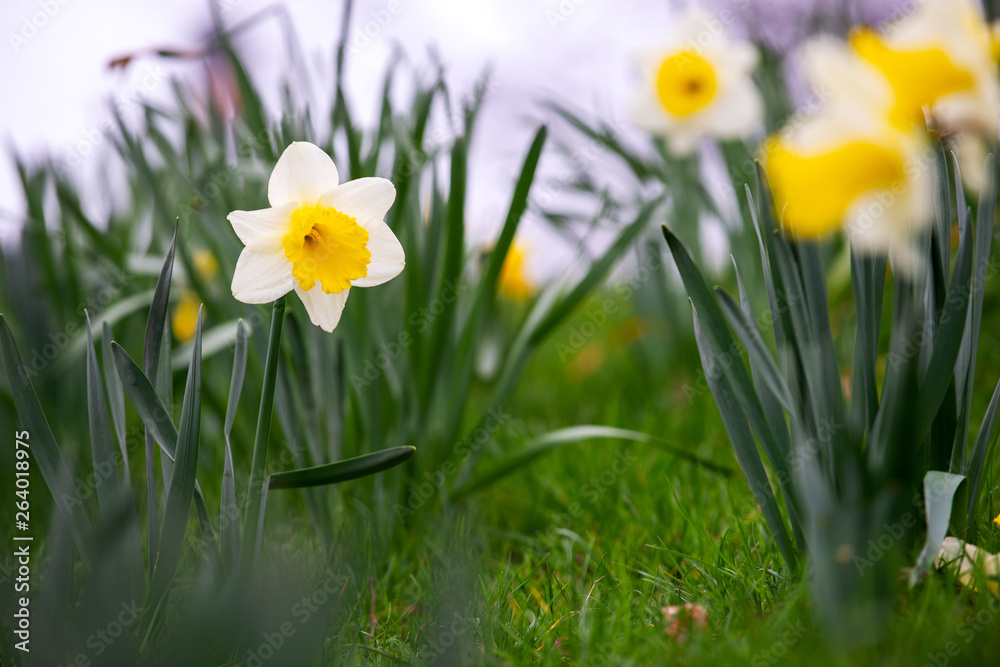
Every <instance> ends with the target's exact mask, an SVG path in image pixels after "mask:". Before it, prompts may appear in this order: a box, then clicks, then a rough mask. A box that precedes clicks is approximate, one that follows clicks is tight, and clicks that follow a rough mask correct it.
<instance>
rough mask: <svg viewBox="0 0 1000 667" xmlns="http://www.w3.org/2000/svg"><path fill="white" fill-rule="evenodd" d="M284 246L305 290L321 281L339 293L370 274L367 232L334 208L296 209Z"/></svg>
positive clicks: (328, 289)
mask: <svg viewBox="0 0 1000 667" xmlns="http://www.w3.org/2000/svg"><path fill="white" fill-rule="evenodd" d="M283 245H284V249H285V257H287V258H288V261H290V262H291V263H292V275H293V276H295V278H296V279H297V280H298V281H299V287H301V288H302V289H303V290H305V291H309V290H311V289H312V288H313V286H314V285H315V284H316V283H317V282H318V283H319V284H320V289H322V290H323V291H324V292H326V293H327V294H338V293H340V292H342V291H343V290H345V289H348V288H349V287H350V286H351V281H353V280H357V279H358V278H363V277H365V276H367V275H368V265H369V264H370V263H371V258H372V254H371V251H369V250H368V231H367V230H366V229H365V228H364V227H362V226H361V225H359V224H358V221H357V220H356V219H355V218H352V217H350V216H349V215H347V214H345V213H341V212H340V211H338V210H337V209H335V208H332V207H324V206H303V207H301V208H298V209H296V210H295V212H294V213H292V223H291V226H290V228H289V230H288V233H286V234H285V239H284V244H283Z"/></svg>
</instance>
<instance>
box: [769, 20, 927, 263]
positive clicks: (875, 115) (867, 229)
mask: <svg viewBox="0 0 1000 667" xmlns="http://www.w3.org/2000/svg"><path fill="white" fill-rule="evenodd" d="M801 62H802V64H803V70H804V71H805V74H806V76H807V78H809V79H810V82H811V83H813V84H814V85H815V86H817V87H818V88H819V89H820V90H823V91H825V94H826V99H825V100H824V103H823V106H822V107H821V108H820V109H819V110H818V111H817V112H816V113H814V114H812V115H808V116H805V117H803V118H797V119H796V120H794V121H793V122H791V123H789V124H788V125H787V126H786V127H785V128H784V129H783V130H782V131H781V132H779V133H778V134H776V135H774V136H772V137H770V138H769V139H768V140H766V141H765V142H764V144H763V145H762V151H761V152H762V161H763V164H764V169H765V172H766V173H767V176H768V179H769V183H770V186H771V191H772V194H773V197H774V205H775V212H776V214H777V215H778V219H779V221H780V223H781V225H782V227H783V228H784V229H785V230H786V231H787V232H788V233H789V234H790V235H792V236H794V237H796V238H800V239H815V238H819V237H822V236H825V235H827V234H829V233H831V232H833V231H835V230H837V229H840V228H845V229H846V230H847V231H848V233H849V236H850V240H851V242H852V243H853V244H854V245H855V246H857V247H860V248H862V249H866V250H870V251H889V252H891V253H892V254H893V259H894V265H896V266H897V268H899V269H901V270H903V271H906V270H912V269H914V268H916V266H917V263H918V258H917V255H916V252H915V248H914V247H913V241H914V238H915V234H916V233H917V232H918V231H920V230H922V229H925V228H926V226H927V225H928V224H930V222H931V217H930V216H931V213H932V211H933V201H932V199H931V197H932V192H933V183H934V180H933V179H934V176H933V162H932V160H931V153H930V152H929V149H928V145H927V136H926V133H925V132H923V131H922V130H919V129H916V128H914V129H909V130H905V131H904V130H902V129H900V128H899V127H898V126H896V125H895V124H893V123H892V122H891V121H890V109H891V101H892V99H893V98H892V95H891V91H890V90H889V88H888V87H887V85H886V84H885V82H884V81H883V78H882V76H881V75H880V74H879V73H878V72H877V70H876V69H875V68H873V67H872V66H871V65H869V64H868V63H866V62H865V61H864V60H863V59H862V58H860V57H858V56H857V55H856V54H854V53H852V52H850V51H849V50H848V49H847V48H846V47H844V46H843V45H842V44H838V43H836V42H834V41H832V40H829V39H825V38H821V39H818V40H816V41H814V42H811V43H809V44H807V45H806V46H805V47H804V50H803V52H802V59H801Z"/></svg>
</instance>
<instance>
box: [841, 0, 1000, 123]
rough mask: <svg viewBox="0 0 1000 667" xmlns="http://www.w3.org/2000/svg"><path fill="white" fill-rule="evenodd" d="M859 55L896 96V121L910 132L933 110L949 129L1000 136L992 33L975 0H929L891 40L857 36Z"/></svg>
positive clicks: (888, 35) (862, 32)
mask: <svg viewBox="0 0 1000 667" xmlns="http://www.w3.org/2000/svg"><path fill="white" fill-rule="evenodd" d="M850 42H851V47H852V49H853V50H854V51H855V52H856V53H857V54H858V55H859V56H860V57H861V58H863V59H864V60H865V61H867V62H869V63H870V64H871V65H873V66H874V67H875V68H876V69H878V70H879V71H881V72H882V73H883V74H884V75H885V77H886V79H887V81H888V83H889V85H890V87H891V89H892V92H893V100H894V101H893V108H892V111H891V114H890V118H891V120H892V122H893V124H895V125H897V126H898V127H900V128H902V129H908V128H909V127H911V126H912V125H914V124H918V125H920V124H923V122H924V113H925V111H929V112H930V114H931V117H932V118H933V120H934V121H935V122H936V123H938V124H940V125H941V126H942V127H943V128H944V129H946V130H950V131H953V130H957V129H963V128H972V129H975V130H976V131H979V132H984V133H988V134H990V135H995V134H996V133H997V126H998V122H997V121H998V113H1000V82H998V80H997V64H996V60H995V58H994V46H993V40H992V33H991V30H990V26H989V25H988V24H987V23H986V22H985V21H984V20H983V16H982V13H981V12H980V9H979V6H978V3H975V2H972V0H924V2H923V3H922V4H921V5H920V6H919V7H918V8H917V10H916V11H915V12H913V14H911V15H909V16H907V17H905V18H903V19H902V20H900V21H898V22H896V23H895V24H893V26H892V29H891V30H888V31H885V33H884V34H879V33H876V32H874V31H872V30H869V29H859V30H856V31H854V33H853V34H852V35H851V38H850Z"/></svg>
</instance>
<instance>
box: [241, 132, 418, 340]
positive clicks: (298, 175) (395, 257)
mask: <svg viewBox="0 0 1000 667" xmlns="http://www.w3.org/2000/svg"><path fill="white" fill-rule="evenodd" d="M339 182H340V177H339V175H338V173H337V167H336V166H335V165H334V164H333V160H331V159H330V156H329V155H327V154H326V153H324V152H323V151H322V150H321V149H320V148H319V147H318V146H315V145H313V144H310V143H307V142H300V141H299V142H294V143H292V144H291V145H290V146H289V147H288V148H286V149H285V152H284V153H282V155H281V157H280V158H279V159H278V163H277V164H276V165H275V166H274V171H272V172H271V178H270V180H269V181H268V186H267V198H268V201H269V202H270V204H271V208H268V209H263V210H259V211H233V212H232V213H230V214H229V222H230V223H232V225H233V229H234V230H235V231H236V234H237V236H239V237H240V240H241V241H242V242H243V244H244V245H245V246H246V248H244V249H243V252H242V254H240V258H239V260H238V261H237V263H236V271H235V273H234V275H233V284H232V290H233V296H234V297H236V299H238V300H239V301H242V302H244V303H268V302H270V301H274V300H275V299H277V298H279V297H281V296H282V295H284V294H286V293H288V292H290V291H291V290H293V289H294V290H295V293H296V294H298V295H299V298H300V299H301V300H302V303H303V304H304V305H305V308H306V311H307V312H308V313H309V318H310V320H312V322H313V324H315V325H317V326H319V327H321V328H322V329H323V330H325V331H333V329H334V328H335V327H336V326H337V323H338V322H339V321H340V315H341V313H342V312H343V310H344V305H345V304H346V303H347V295H348V293H349V292H350V288H351V287H372V286H374V285H381V284H382V283H384V282H386V281H388V280H391V279H392V278H395V277H396V276H397V275H399V272H400V271H402V270H403V265H404V264H405V258H404V256H403V248H402V246H401V245H400V244H399V240H398V239H397V238H396V236H395V234H393V233H392V230H391V229H389V226H388V225H386V224H385V220H384V218H385V214H386V212H387V211H388V210H389V207H390V206H392V203H393V201H394V200H395V198H396V188H395V187H394V186H393V185H392V183H390V182H389V181H387V180H386V179H384V178H359V179H357V180H354V181H349V182H347V183H343V184H340V185H338V183H339Z"/></svg>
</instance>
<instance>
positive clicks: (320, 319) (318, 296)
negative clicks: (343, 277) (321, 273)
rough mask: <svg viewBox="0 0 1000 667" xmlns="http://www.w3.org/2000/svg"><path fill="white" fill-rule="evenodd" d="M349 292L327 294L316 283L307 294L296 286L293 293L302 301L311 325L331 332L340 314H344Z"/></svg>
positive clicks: (346, 290) (338, 320) (347, 290)
mask: <svg viewBox="0 0 1000 667" xmlns="http://www.w3.org/2000/svg"><path fill="white" fill-rule="evenodd" d="M350 291H351V290H349V289H345V290H343V291H341V292H337V293H336V294H327V293H326V292H324V291H323V289H322V288H321V287H320V286H319V283H316V284H315V285H314V286H313V288H312V289H311V290H309V291H308V292H306V291H303V289H302V288H301V287H299V286H298V285H296V286H295V293H296V294H298V295H299V298H300V299H302V303H303V305H304V306H305V307H306V312H307V313H309V319H310V320H311V321H312V323H313V324H315V325H316V326H318V327H319V328H321V329H322V330H323V331H333V330H334V329H335V328H336V326H337V323H338V322H340V314H341V313H343V312H344V306H345V305H346V304H347V294H348V292H350Z"/></svg>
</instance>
